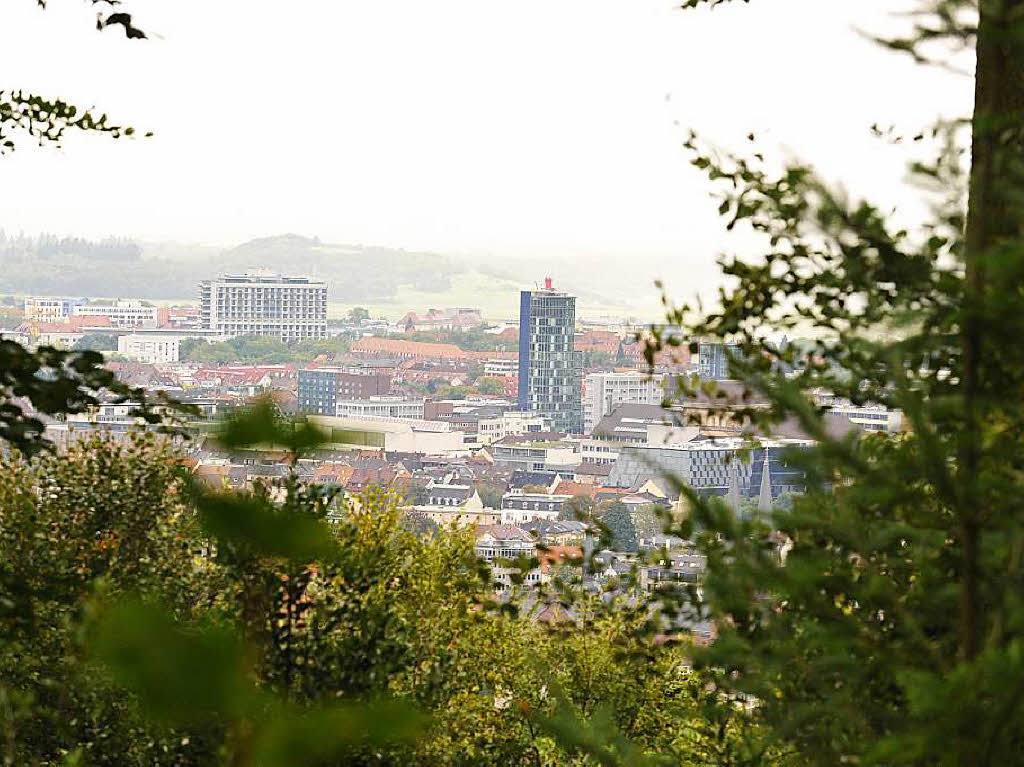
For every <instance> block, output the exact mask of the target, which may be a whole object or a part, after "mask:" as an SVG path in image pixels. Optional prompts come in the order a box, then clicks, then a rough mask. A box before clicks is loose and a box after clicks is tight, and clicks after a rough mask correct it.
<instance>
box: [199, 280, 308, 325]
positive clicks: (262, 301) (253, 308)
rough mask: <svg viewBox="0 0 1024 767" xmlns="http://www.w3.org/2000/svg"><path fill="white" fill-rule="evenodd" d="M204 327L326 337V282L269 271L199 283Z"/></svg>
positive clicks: (200, 308)
mask: <svg viewBox="0 0 1024 767" xmlns="http://www.w3.org/2000/svg"><path fill="white" fill-rule="evenodd" d="M199 316H200V320H201V322H202V327H204V328H207V329H210V330H218V331H221V332H224V333H226V334H227V335H229V336H247V335H251V336H270V337H273V338H280V339H281V340H282V341H298V340H301V339H303V338H327V283H325V282H320V281H318V280H313V279H310V278H309V277H286V276H283V275H280V274H273V273H270V272H247V273H245V274H224V275H221V276H220V277H218V278H217V279H215V280H204V281H203V282H201V283H199Z"/></svg>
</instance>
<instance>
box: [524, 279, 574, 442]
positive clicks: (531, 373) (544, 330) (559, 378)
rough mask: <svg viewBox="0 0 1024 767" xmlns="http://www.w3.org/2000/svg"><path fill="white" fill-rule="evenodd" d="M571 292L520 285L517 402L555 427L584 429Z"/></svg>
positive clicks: (566, 430) (548, 281) (546, 285)
mask: <svg viewBox="0 0 1024 767" xmlns="http://www.w3.org/2000/svg"><path fill="white" fill-rule="evenodd" d="M575 336H576V297H575V296H570V295H568V294H566V293H559V292H557V291H555V290H554V289H552V287H551V280H550V278H549V279H547V280H545V282H544V289H543V290H524V291H522V294H521V295H520V303H519V408H520V410H523V411H527V412H530V413H538V414H540V415H543V416H546V417H548V418H550V419H551V425H552V428H554V429H555V430H556V431H561V432H568V433H570V434H580V433H582V432H583V403H582V400H581V388H582V383H583V381H582V376H583V367H582V364H581V359H580V354H579V352H577V351H575V350H574V348H573V342H574V339H575Z"/></svg>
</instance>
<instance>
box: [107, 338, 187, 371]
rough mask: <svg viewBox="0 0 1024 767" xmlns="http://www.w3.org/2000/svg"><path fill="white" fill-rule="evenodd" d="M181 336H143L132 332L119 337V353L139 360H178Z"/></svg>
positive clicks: (156, 362)
mask: <svg viewBox="0 0 1024 767" xmlns="http://www.w3.org/2000/svg"><path fill="white" fill-rule="evenodd" d="M180 347H181V336H170V335H167V336H155V337H154V336H142V335H136V334H134V333H130V334H128V335H125V336H120V337H118V339H117V353H118V354H123V355H124V356H125V357H130V358H131V359H133V360H136V361H138V362H146V363H150V364H159V363H164V362H177V361H178V359H179V354H180Z"/></svg>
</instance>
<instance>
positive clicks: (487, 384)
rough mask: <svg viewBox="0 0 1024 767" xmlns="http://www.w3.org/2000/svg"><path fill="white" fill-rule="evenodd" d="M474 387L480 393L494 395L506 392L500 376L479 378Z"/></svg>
mask: <svg viewBox="0 0 1024 767" xmlns="http://www.w3.org/2000/svg"><path fill="white" fill-rule="evenodd" d="M474 387H475V388H476V390H477V391H478V392H480V394H484V395H487V396H492V397H493V396H499V395H501V394H504V393H505V384H504V382H503V381H502V380H501V379H500V378H488V377H483V378H478V379H477V380H476V383H475V384H474Z"/></svg>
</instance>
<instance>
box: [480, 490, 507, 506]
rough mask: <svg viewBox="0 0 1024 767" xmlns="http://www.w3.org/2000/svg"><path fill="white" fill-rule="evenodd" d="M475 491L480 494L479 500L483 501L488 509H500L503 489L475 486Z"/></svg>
mask: <svg viewBox="0 0 1024 767" xmlns="http://www.w3.org/2000/svg"><path fill="white" fill-rule="evenodd" d="M476 491H477V492H478V493H480V500H481V501H483V504H484V506H486V507H487V508H488V509H500V508H501V499H502V498H503V497H504V495H505V493H504V491H503V488H498V487H494V486H493V485H477V486H476Z"/></svg>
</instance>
